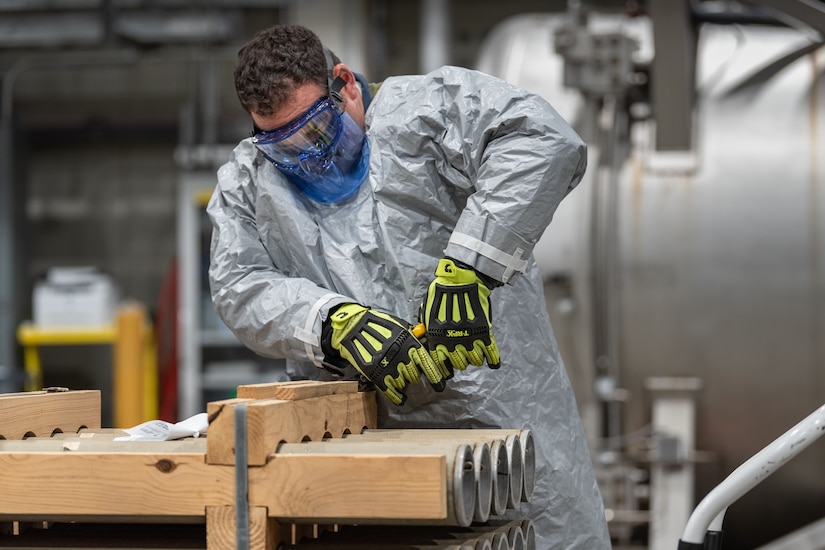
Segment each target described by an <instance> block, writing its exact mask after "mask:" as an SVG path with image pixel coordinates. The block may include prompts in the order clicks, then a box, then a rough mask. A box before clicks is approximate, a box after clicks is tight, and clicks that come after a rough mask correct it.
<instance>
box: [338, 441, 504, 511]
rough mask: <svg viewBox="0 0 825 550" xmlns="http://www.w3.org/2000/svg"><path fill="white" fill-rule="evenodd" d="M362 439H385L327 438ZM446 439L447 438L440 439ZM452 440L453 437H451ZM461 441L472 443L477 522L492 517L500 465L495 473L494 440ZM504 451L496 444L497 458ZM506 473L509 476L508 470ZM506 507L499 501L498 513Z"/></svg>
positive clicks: (407, 443) (406, 442)
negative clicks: (494, 473) (501, 505)
mask: <svg viewBox="0 0 825 550" xmlns="http://www.w3.org/2000/svg"><path fill="white" fill-rule="evenodd" d="M361 441H370V442H377V441H384V439H382V438H377V439H370V438H363V437H360V436H357V435H356V436H353V435H348V436H346V437H344V438H341V439H335V438H333V439H329V440H327V442H328V443H331V444H333V445H339V444H341V443H347V444H353V443H354V444H359V442H361ZM425 441H426V444H430V442H429V440H428V439H424V440H422V439H420V438H417V437H411V438H405V439H404V441H403V445H409V444H417V443H422V442H425ZM440 441H445V440H440ZM451 441H452V439H451ZM461 442H463V443H467V444H469V445H471V447H472V449H473V474H474V477H475V484H476V488H475V493H476V498H475V506H474V507H473V520H474V521H476V522H481V523H483V522H485V521H487V520H488V519H489V517H490V512H491V509H492V507H493V485H494V483H495V485H496V486H497V485H498V480H497V479H496V478H498V477H499V475H500V474H499V471H498V465H497V467H496V468H497V469H496V475H495V476H494V475H493V466H492V455H491V452H490V449H491V445H490V443H492V442H487V441H471V440H462V441H461ZM502 452H504V449H503V447H502V444H501V442H499V445H497V446H496V453H498V454H497V455H496V458H497V459H498V457H499V455H500V453H502ZM504 475H505V476H507V473H506V471H505V472H504ZM505 483H506V481H505ZM496 498H497V499H500V498H501V497H500V496H499V495H498V494H496ZM503 500H504V502H505V507H504V508H506V495H505V497H504V499H503ZM504 508H501V507H500V506H498V501H497V508H496V509H497V510H499V511H498V512H497V515H500V514H502V513H504Z"/></svg>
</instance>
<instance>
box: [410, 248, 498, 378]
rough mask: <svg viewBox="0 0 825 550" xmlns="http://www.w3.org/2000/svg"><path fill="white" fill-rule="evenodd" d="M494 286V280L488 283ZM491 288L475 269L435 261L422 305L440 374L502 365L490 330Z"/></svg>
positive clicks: (422, 318)
mask: <svg viewBox="0 0 825 550" xmlns="http://www.w3.org/2000/svg"><path fill="white" fill-rule="evenodd" d="M490 284H491V285H492V284H493V281H490ZM492 319H493V316H492V310H491V308H490V287H489V286H488V284H487V283H485V281H484V280H483V276H482V275H479V274H478V273H477V272H476V271H475V270H473V269H472V268H469V267H467V266H464V265H461V264H459V263H457V262H456V261H455V260H452V259H450V258H443V259H441V261H439V262H438V267H437V268H436V270H435V280H433V282H432V283H430V287H429V289H428V290H427V297H426V298H425V299H424V303H423V304H422V306H421V321H422V322H423V323H424V325H425V327H426V329H427V339H426V342H427V347H428V348H429V349H430V355H432V358H433V360H434V361H435V363H436V365H438V367H439V368H440V369H442V371H445V370H446V371H451V370H452V369H453V368H456V369H459V370H464V369H466V368H467V365H469V364H472V365H476V366H481V365H483V364H484V361H485V359H486V360H487V365H488V366H489V367H490V368H491V369H497V368H498V367H499V366H501V359H500V358H499V353H498V346H497V345H496V338H495V336H493V331H492V328H491V323H492Z"/></svg>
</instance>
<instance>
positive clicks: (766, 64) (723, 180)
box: [477, 0, 825, 548]
mask: <svg viewBox="0 0 825 550" xmlns="http://www.w3.org/2000/svg"><path fill="white" fill-rule="evenodd" d="M823 36H825V2H817V1H808V0H798V1H787V2H779V1H763V2H756V1H753V2H748V3H737V2H689V1H687V0H680V1H676V2H672V1H666V0H651V1H649V2H647V3H646V6H645V9H644V10H641V9H640V10H637V11H636V12H635V13H621V14H617V13H595V12H589V11H588V10H586V9H585V8H584V7H583V6H582V5H580V4H579V3H578V2H570V3H569V7H568V12H567V14H566V15H564V16H561V15H538V14H537V15H530V16H519V17H516V18H513V19H510V20H507V21H505V22H503V23H502V24H501V25H500V26H499V27H498V28H497V29H496V30H495V31H494V32H493V33H491V35H490V37H489V38H488V40H487V42H486V44H485V47H484V48H483V50H482V52H481V55H480V58H479V64H478V67H477V68H479V69H480V70H482V71H485V72H488V73H491V74H495V75H497V76H500V77H502V78H505V79H507V80H509V81H511V82H513V83H515V84H518V85H521V86H523V87H525V88H527V89H530V90H531V91H535V92H537V93H539V94H541V95H543V96H544V97H545V98H546V99H547V100H548V101H550V103H552V104H553V105H554V106H555V107H556V109H557V110H558V111H559V112H560V114H561V115H562V116H564V117H565V118H566V119H567V120H570V121H572V122H573V123H574V125H575V126H576V128H577V130H578V131H579V132H580V134H581V135H582V137H583V138H584V139H585V140H586V141H587V142H588V144H589V169H588V173H587V176H586V180H585V181H584V182H583V183H582V185H581V186H580V187H579V188H578V189H577V190H576V191H575V192H573V193H572V194H571V195H570V196H569V197H568V198H567V199H566V200H565V201H564V203H563V204H562V206H561V207H560V208H559V211H558V212H557V215H556V218H555V220H554V222H553V224H552V225H551V226H550V229H549V230H548V232H547V234H546V235H545V237H544V238H543V239H542V241H541V242H540V243H539V246H538V247H537V250H536V255H537V257H538V259H539V263H540V266H541V267H542V269H543V272H544V274H545V280H546V289H547V298H548V307H549V308H550V311H551V315H552V317H553V326H554V328H555V330H556V335H557V338H558V340H559V344H560V347H561V350H562V354H563V355H564V358H565V361H566V364H567V368H568V371H569V373H570V377H571V379H572V381H573V383H574V387H575V388H576V391H577V398H578V400H579V406H580V410H581V413H582V416H583V418H584V420H585V425H586V429H587V431H588V434H589V435H590V436H591V437H592V439H593V443H592V445H593V449H594V453H593V456H594V459H595V461H596V463H597V469H598V472H599V476H600V479H601V481H602V491H603V493H604V496H605V501H606V504H607V507H608V509H609V519H611V531H612V533H613V535H614V537H615V539H616V540H617V541H618V542H619V543H620V544H624V543H626V544H633V543H634V542H635V543H638V542H639V541H643V542H647V543H649V544H650V546H649V547H650V548H662V547H667V546H662V544H663V543H662V540H664V541H669V547H673V548H675V545H676V541H677V540H678V538H679V537H678V535H679V534H680V532H679V531H676V532H675V533H674V532H673V531H672V529H673V528H674V527H671V532H670V533H664V532H663V531H662V529H665V527H663V526H666V525H667V524H668V518H667V517H663V516H667V514H676V516H677V518H676V520H675V525H676V527H678V528H679V529H681V528H682V527H684V523H683V522H682V521H683V520H684V519H686V516H684V513H685V507H686V505H685V502H687V505H688V508H689V507H690V506H693V505H695V503H696V502H698V501H699V500H700V499H701V498H702V496H703V495H705V494H706V493H707V492H708V491H709V490H710V489H712V488H713V487H714V486H715V485H716V484H717V483H718V482H719V481H721V479H722V478H724V477H725V476H726V475H728V474H729V473H730V472H731V471H732V470H733V469H735V468H736V467H737V466H738V465H739V464H741V463H742V462H744V461H745V460H746V459H748V458H749V457H750V456H751V455H753V454H754V453H756V452H757V451H759V450H760V449H761V448H762V447H763V446H765V445H767V444H768V443H769V442H770V441H771V440H772V439H774V438H775V437H777V436H778V435H780V434H782V433H783V432H785V431H786V430H787V429H789V428H790V427H791V426H793V425H794V424H796V423H797V422H798V421H799V420H800V419H802V418H803V417H805V416H806V415H808V413H810V412H811V411H812V410H814V409H815V408H817V407H818V406H820V405H821V404H822V403H823V402H825V368H823V367H825V222H824V221H823V219H822V218H823V215H825V48H823ZM662 404H664V405H663V406H659V405H662ZM657 415H658V417H657ZM696 449H700V450H702V451H704V452H699V451H697V450H696ZM823 458H825V446H822V445H819V446H817V445H814V446H812V447H811V448H810V449H809V450H807V451H806V452H805V453H802V454H801V455H800V456H799V457H797V458H795V459H794V461H793V462H792V463H791V464H789V465H788V466H787V467H786V468H784V469H783V470H780V471H779V472H777V473H776V474H774V476H772V477H771V478H770V479H768V480H766V481H765V482H764V483H763V484H761V485H760V486H758V487H757V488H756V489H755V490H754V491H752V492H751V493H749V494H748V495H746V496H745V497H743V498H742V499H741V500H740V501H738V502H737V503H736V504H734V505H733V506H732V507H731V508H730V510H729V511H728V514H727V516H726V518H725V548H754V547H757V546H759V545H762V544H769V543H770V541H773V540H775V539H777V538H778V537H780V536H782V535H784V534H786V533H788V532H791V531H793V530H796V529H804V528H805V527H806V526H807V525H810V524H812V522H815V521H816V520H819V519H820V518H822V517H823V516H825V476H823V475H822V473H823V472H822V463H823ZM659 474H661V475H663V476H665V477H664V478H657V477H656V476H657V475H659ZM694 474H695V478H694ZM674 475H676V476H681V477H680V478H679V479H680V481H679V482H678V484H677V485H673V484H672V483H673V480H674V479H676V478H673V476H674ZM663 480H665V481H663ZM694 480H695V482H694ZM657 482H658V483H657ZM675 488H681V489H680V491H674V489H675ZM694 491H695V492H694ZM679 492H681V493H683V494H677V493H679ZM684 493H686V494H684ZM657 498H658V500H657ZM662 499H664V500H662ZM688 511H689V510H688ZM657 518H658V519H657ZM670 523H671V524H673V523H674V521H673V519H672V518H671V520H670ZM657 525H658V527H657ZM665 530H666V529H665ZM658 537H664V539H661V538H658ZM821 538H822V537H819V539H820V540H821ZM818 544H821V543H818ZM814 547H815V548H822V546H821V545H820V546H811V548H814Z"/></svg>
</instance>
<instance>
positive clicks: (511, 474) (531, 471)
mask: <svg viewBox="0 0 825 550" xmlns="http://www.w3.org/2000/svg"><path fill="white" fill-rule="evenodd" d="M522 437H523V438H524V440H525V441H524V443H522V441H521V439H522ZM353 438H356V439H357V438H365V439H367V438H369V439H378V440H409V439H413V438H416V439H425V440H437V439H448V440H456V441H464V442H467V443H469V444H474V443H476V442H478V441H487V442H488V443H489V442H490V441H492V440H500V441H503V443H504V448H505V452H506V455H507V463H508V468H509V469H508V480H509V482H508V490H509V493H508V496H507V508H512V509H516V508H518V506H519V503H520V502H521V501H522V500H524V498H523V495H525V490H524V489H525V487H527V489H528V490H527V493H526V495H527V498H530V497H531V496H532V494H533V486H534V483H535V473H536V462H535V457H536V453H535V442H534V440H533V435H532V432H531V431H530V430H515V429H492V428H488V429H472V430H456V429H432V430H428V429H393V430H365V431H364V432H363V433H361V434H360V435H350V436H347V438H346V439H347V440H351V439H353ZM522 449H524V451H523V450H522ZM525 456H526V457H527V458H526V459H525ZM525 480H526V483H525ZM494 508H495V506H494Z"/></svg>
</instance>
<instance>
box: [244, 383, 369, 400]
mask: <svg viewBox="0 0 825 550" xmlns="http://www.w3.org/2000/svg"><path fill="white" fill-rule="evenodd" d="M357 391H358V382H355V381H342V382H318V381H316V380H295V381H292V382H266V383H263V384H248V385H244V386H238V397H243V398H249V399H284V400H288V401H295V400H297V399H308V398H310V397H322V396H324V395H336V394H339V393H356V392H357Z"/></svg>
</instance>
